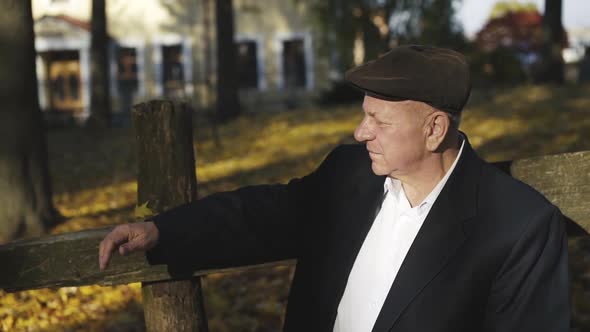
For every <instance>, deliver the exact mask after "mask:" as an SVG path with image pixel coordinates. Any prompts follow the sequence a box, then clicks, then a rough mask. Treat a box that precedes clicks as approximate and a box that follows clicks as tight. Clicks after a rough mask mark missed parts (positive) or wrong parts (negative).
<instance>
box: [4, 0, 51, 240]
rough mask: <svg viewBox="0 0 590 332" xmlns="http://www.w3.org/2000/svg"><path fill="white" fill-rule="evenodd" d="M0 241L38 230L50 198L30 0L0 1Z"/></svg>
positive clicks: (45, 222)
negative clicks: (0, 103) (0, 33)
mask: <svg viewBox="0 0 590 332" xmlns="http://www.w3.org/2000/svg"><path fill="white" fill-rule="evenodd" d="M0 31H4V32H6V31H10V33H3V34H2V35H1V36H0V49H1V50H2V52H0V100H2V105H1V106H0V197H2V200H0V243H4V242H8V241H10V240H13V239H15V238H17V237H22V236H34V235H40V234H42V233H43V232H44V231H45V230H46V229H47V228H48V227H50V226H53V225H54V224H55V223H56V222H57V221H58V220H59V219H60V218H59V214H58V213H57V211H56V210H55V208H54V207H53V203H52V201H51V185H50V178H49V169H48V162H47V138H46V133H45V126H44V121H43V115H42V114H41V111H40V108H39V100H38V96H37V76H36V72H35V67H36V66H35V45H34V32H33V17H32V13H31V2H30V1H22V0H1V1H0Z"/></svg>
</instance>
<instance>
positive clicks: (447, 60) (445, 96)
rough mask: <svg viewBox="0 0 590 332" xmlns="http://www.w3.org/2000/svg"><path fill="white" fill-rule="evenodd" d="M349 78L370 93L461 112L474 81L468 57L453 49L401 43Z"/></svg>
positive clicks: (356, 85)
mask: <svg viewBox="0 0 590 332" xmlns="http://www.w3.org/2000/svg"><path fill="white" fill-rule="evenodd" d="M346 80H347V81H349V82H350V83H351V84H352V85H354V86H355V87H357V88H359V89H361V90H363V91H364V92H365V93H366V94H367V95H369V96H372V97H375V98H379V99H384V100H389V101H399V100H416V101H422V102H425V103H427V104H429V105H431V106H433V107H436V108H438V109H440V110H443V111H447V112H455V113H456V112H460V111H461V110H462V109H463V106H464V105H465V103H466V102H467V99H468V98H469V93H470V91H471V81H470V77H469V66H468V64H467V60H466V59H465V57H464V56H463V55H462V54H460V53H458V52H455V51H453V50H450V49H446V48H439V47H433V46H423V45H403V46H398V47H395V48H393V49H392V50H390V51H389V52H387V53H385V54H384V55H382V56H380V57H379V58H377V59H376V60H372V61H369V62H367V63H365V64H363V65H360V66H358V67H356V68H353V69H350V70H349V71H348V72H346Z"/></svg>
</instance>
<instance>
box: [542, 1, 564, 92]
mask: <svg viewBox="0 0 590 332" xmlns="http://www.w3.org/2000/svg"><path fill="white" fill-rule="evenodd" d="M561 2H562V1H561V0H545V14H544V15H543V38H544V40H543V42H544V45H543V51H542V52H543V54H542V57H543V58H542V68H541V77H540V80H541V81H542V82H553V83H563V80H564V75H563V74H564V64H563V57H562V56H561V47H562V41H563V36H564V32H563V26H562V23H561V8H562V6H561V5H562V3H561Z"/></svg>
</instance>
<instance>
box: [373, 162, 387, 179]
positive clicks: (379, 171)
mask: <svg viewBox="0 0 590 332" xmlns="http://www.w3.org/2000/svg"><path fill="white" fill-rule="evenodd" d="M371 169H372V170H373V174H375V175H377V176H383V175H388V174H389V172H387V171H386V170H384V169H383V168H382V167H379V165H375V162H374V161H373V162H372V163H371Z"/></svg>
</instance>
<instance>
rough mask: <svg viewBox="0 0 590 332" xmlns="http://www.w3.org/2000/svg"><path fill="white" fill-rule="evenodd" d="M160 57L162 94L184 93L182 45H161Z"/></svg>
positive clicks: (176, 95)
mask: <svg viewBox="0 0 590 332" xmlns="http://www.w3.org/2000/svg"><path fill="white" fill-rule="evenodd" d="M162 59H163V77H162V79H163V83H164V94H165V95H166V96H171V97H178V96H182V95H183V94H184V71H183V66H182V45H181V44H176V45H169V46H168V45H167V46H162Z"/></svg>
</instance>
